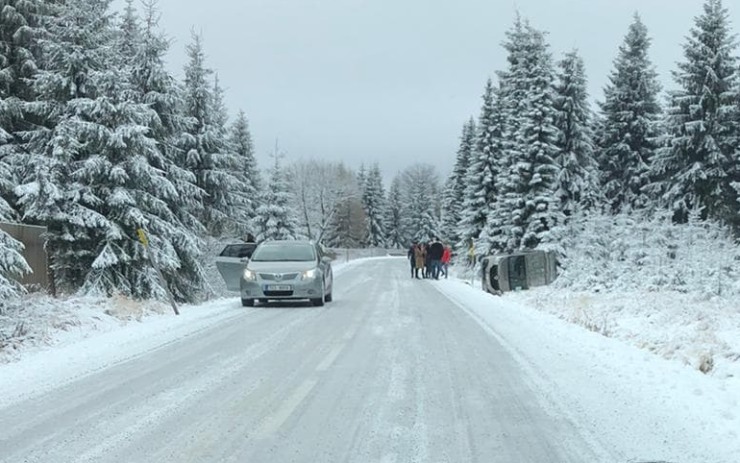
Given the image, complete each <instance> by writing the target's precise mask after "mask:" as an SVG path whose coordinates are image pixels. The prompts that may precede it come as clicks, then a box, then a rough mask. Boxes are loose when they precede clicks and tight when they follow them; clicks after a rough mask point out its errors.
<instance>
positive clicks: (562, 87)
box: [555, 50, 599, 217]
mask: <svg viewBox="0 0 740 463" xmlns="http://www.w3.org/2000/svg"><path fill="white" fill-rule="evenodd" d="M558 66H559V72H558V80H557V83H556V86H555V111H556V112H555V125H556V127H557V128H558V138H557V143H556V144H557V148H558V154H557V164H558V168H559V172H558V181H557V185H558V186H557V190H556V192H555V194H556V196H557V198H558V199H559V201H560V209H561V210H562V211H563V213H564V214H565V215H566V217H570V216H572V215H573V214H574V212H575V211H576V210H578V209H581V208H586V209H590V208H593V207H594V206H596V205H597V202H598V201H597V197H598V192H599V184H598V163H597V162H596V158H595V155H594V149H595V144H594V133H593V131H592V127H593V125H592V116H591V110H590V108H589V104H588V90H587V88H586V69H585V65H584V63H583V59H582V58H581V57H580V55H579V54H578V52H577V51H576V50H573V51H571V52H569V53H567V54H566V55H565V57H564V58H563V60H562V61H560V62H559V63H558Z"/></svg>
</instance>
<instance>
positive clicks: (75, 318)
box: [0, 259, 363, 407]
mask: <svg viewBox="0 0 740 463" xmlns="http://www.w3.org/2000/svg"><path fill="white" fill-rule="evenodd" d="M362 261H363V259H357V260H354V261H349V262H339V263H336V264H335V265H334V266H333V268H334V273H335V275H340V274H341V273H342V272H344V271H346V270H348V269H351V268H352V267H353V266H356V265H359V264H361V263H362ZM245 310H254V309H244V308H242V307H241V305H240V304H239V302H238V299H236V298H234V297H228V298H220V299H215V300H211V301H209V302H207V303H204V304H200V305H186V306H182V307H180V312H181V315H180V316H175V315H174V314H173V313H172V309H171V308H170V306H169V305H167V304H163V303H160V302H135V301H131V300H128V299H123V298H110V299H102V298H84V297H70V298H67V299H54V298H51V297H49V296H45V295H40V294H34V295H29V296H27V297H26V298H25V299H24V304H23V306H22V307H20V308H16V309H13V310H9V311H8V312H6V313H5V314H4V315H0V391H3V393H2V394H0V407H1V406H3V405H4V404H7V403H10V402H12V401H17V400H19V399H22V398H24V397H30V396H32V395H35V394H38V393H43V392H44V391H46V390H49V389H51V388H54V387H57V386H59V385H62V384H66V383H69V382H70V381H73V380H74V379H76V378H80V377H83V376H86V375H88V374H90V373H92V372H95V371H98V370H100V369H103V368H106V367H108V366H110V365H114V364H116V363H120V362H124V361H126V360H128V359H131V358H134V357H137V356H139V355H141V354H143V353H145V352H147V351H150V350H152V349H156V348H158V347H160V346H162V345H165V344H167V343H170V342H173V341H175V340H177V339H180V338H183V337H186V336H188V335H191V334H193V333H195V332H198V331H201V330H204V329H207V328H208V327H210V326H213V325H216V324H218V323H220V322H222V321H224V320H227V319H229V318H230V317H239V316H243V314H244V312H245Z"/></svg>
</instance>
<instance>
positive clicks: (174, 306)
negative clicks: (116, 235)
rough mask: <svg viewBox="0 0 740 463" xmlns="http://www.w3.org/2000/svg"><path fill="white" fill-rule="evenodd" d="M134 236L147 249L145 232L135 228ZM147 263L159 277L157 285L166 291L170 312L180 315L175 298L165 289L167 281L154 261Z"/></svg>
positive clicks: (147, 240)
mask: <svg viewBox="0 0 740 463" xmlns="http://www.w3.org/2000/svg"><path fill="white" fill-rule="evenodd" d="M136 234H137V235H138V237H139V242H140V243H141V244H143V245H144V247H145V248H148V247H149V237H147V236H146V231H144V229H143V228H137V229H136ZM149 262H151V264H152V267H154V271H155V272H157V275H158V276H159V284H161V285H162V287H163V288H164V290H165V291H167V298H168V299H169V300H170V305H172V310H174V311H175V315H180V311H179V310H177V304H176V303H175V298H174V296H172V293H171V292H170V290H169V288H167V280H165V279H164V275H162V272H161V271H160V270H159V268H158V267H157V266H156V265H155V263H154V261H153V260H151V259H149Z"/></svg>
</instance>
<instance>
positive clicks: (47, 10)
mask: <svg viewBox="0 0 740 463" xmlns="http://www.w3.org/2000/svg"><path fill="white" fill-rule="evenodd" d="M0 9H1V11H0V169H1V170H2V178H1V179H0V198H1V199H2V200H4V202H5V203H7V204H8V206H9V207H10V208H11V209H13V212H9V211H6V212H8V214H9V215H7V218H8V219H11V218H12V219H17V214H16V211H15V200H16V197H15V193H14V191H13V190H14V188H15V187H16V185H17V184H18V181H19V175H23V172H24V171H25V170H26V169H27V168H28V155H27V151H26V150H25V149H24V147H23V144H24V140H23V138H22V137H23V133H24V132H25V131H26V130H28V129H29V128H31V127H33V125H34V124H36V123H37V122H38V120H36V119H35V118H34V117H33V115H31V114H29V113H27V112H26V111H25V104H26V103H28V102H32V101H33V100H35V92H34V90H33V88H32V86H31V84H30V80H31V79H32V78H33V77H34V75H35V74H36V71H37V70H38V63H39V58H40V52H41V50H40V47H39V45H38V41H39V38H40V37H41V36H42V35H43V33H44V24H43V23H44V21H45V18H46V17H47V16H48V15H49V14H52V13H53V10H52V9H51V5H50V4H45V3H43V2H41V1H38V0H35V1H31V0H5V1H3V2H2V3H0Z"/></svg>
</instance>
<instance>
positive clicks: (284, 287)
mask: <svg viewBox="0 0 740 463" xmlns="http://www.w3.org/2000/svg"><path fill="white" fill-rule="evenodd" d="M292 289H293V288H292V287H291V286H290V285H266V286H265V291H290V290H292Z"/></svg>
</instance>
